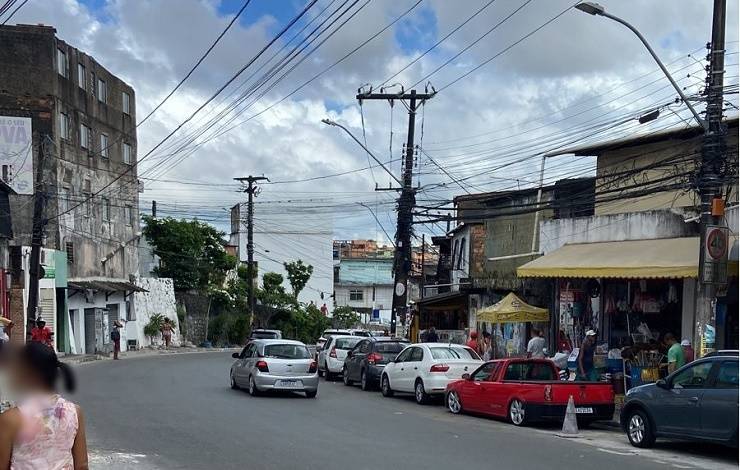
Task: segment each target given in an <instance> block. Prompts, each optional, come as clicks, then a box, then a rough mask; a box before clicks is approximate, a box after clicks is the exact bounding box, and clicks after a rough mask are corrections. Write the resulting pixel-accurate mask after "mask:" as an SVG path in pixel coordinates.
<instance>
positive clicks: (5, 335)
mask: <svg viewBox="0 0 740 470" xmlns="http://www.w3.org/2000/svg"><path fill="white" fill-rule="evenodd" d="M12 329H13V322H12V321H11V320H10V318H5V317H0V351H2V350H3V346H4V345H5V344H7V343H9V342H10V330H12Z"/></svg>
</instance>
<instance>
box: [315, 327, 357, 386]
mask: <svg viewBox="0 0 740 470" xmlns="http://www.w3.org/2000/svg"><path fill="white" fill-rule="evenodd" d="M363 339H364V338H363V337H362V336H329V339H327V341H326V343H324V347H323V348H322V349H321V351H319V358H318V361H317V362H318V363H319V377H320V376H321V375H322V374H325V375H326V380H331V379H332V378H333V377H334V376H335V375H337V374H340V373H341V372H342V369H343V368H344V360H345V359H346V358H347V353H348V352H349V350H350V349H352V348H354V347H355V345H356V344H357V343H359V342H360V341H361V340H363Z"/></svg>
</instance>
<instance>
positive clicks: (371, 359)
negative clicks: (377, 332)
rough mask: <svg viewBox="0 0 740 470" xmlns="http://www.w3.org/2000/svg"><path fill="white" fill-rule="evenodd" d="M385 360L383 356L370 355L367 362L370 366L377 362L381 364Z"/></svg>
mask: <svg viewBox="0 0 740 470" xmlns="http://www.w3.org/2000/svg"><path fill="white" fill-rule="evenodd" d="M382 360H383V356H382V355H380V354H378V353H375V352H374V353H370V354H368V355H367V362H369V363H370V364H375V363H376V362H381V361H382Z"/></svg>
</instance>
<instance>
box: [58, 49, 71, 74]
mask: <svg viewBox="0 0 740 470" xmlns="http://www.w3.org/2000/svg"><path fill="white" fill-rule="evenodd" d="M68 69H69V64H68V63H67V53H66V52H64V51H63V50H61V49H57V71H58V72H59V75H61V76H62V77H64V78H68V77H69V70H68Z"/></svg>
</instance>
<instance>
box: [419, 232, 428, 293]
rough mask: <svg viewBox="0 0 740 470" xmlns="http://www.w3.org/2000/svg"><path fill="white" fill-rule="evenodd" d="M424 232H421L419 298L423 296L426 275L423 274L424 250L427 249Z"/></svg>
mask: <svg viewBox="0 0 740 470" xmlns="http://www.w3.org/2000/svg"><path fill="white" fill-rule="evenodd" d="M426 237H427V236H426V234H425V233H422V234H421V290H419V298H420V299H423V298H424V283H425V282H426V276H425V275H424V252H426V251H427V241H426Z"/></svg>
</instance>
